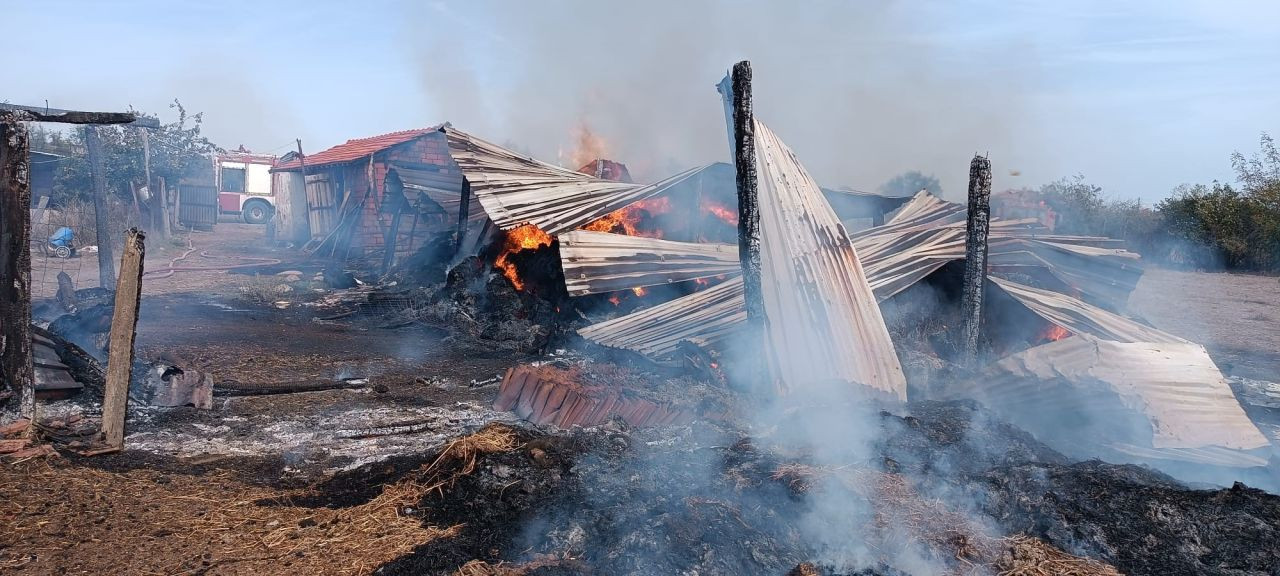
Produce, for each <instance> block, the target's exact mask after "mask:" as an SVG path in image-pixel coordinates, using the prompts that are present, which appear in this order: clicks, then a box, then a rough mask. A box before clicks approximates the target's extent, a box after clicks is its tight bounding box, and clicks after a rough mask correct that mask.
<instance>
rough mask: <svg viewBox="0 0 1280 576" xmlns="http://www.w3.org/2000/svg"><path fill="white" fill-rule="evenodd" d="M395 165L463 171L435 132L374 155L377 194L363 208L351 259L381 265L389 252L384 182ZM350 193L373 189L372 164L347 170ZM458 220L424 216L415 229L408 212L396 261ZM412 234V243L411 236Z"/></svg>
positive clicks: (363, 164) (374, 176) (369, 264)
mask: <svg viewBox="0 0 1280 576" xmlns="http://www.w3.org/2000/svg"><path fill="white" fill-rule="evenodd" d="M392 163H403V164H417V165H428V166H431V167H433V168H437V169H439V170H440V171H442V172H452V173H455V174H456V173H458V172H460V170H459V168H458V165H457V163H455V162H454V161H453V158H452V157H451V156H449V144H448V141H447V140H446V139H445V136H444V134H442V133H439V132H434V133H431V134H427V135H424V136H422V137H421V138H417V139H415V140H411V141H409V142H405V143H403V144H399V145H397V146H393V147H391V148H389V149H387V150H384V151H382V152H379V153H377V154H375V155H374V162H373V181H374V193H373V194H372V195H371V196H370V197H369V200H368V201H367V202H365V205H364V206H363V207H362V209H361V214H360V221H359V224H358V225H357V226H356V229H355V231H354V232H353V233H352V237H351V257H352V258H353V259H354V258H359V259H361V260H364V264H365V265H366V266H373V267H377V266H379V265H381V262H382V256H383V253H384V252H385V248H384V246H385V238H386V235H387V234H388V233H389V231H390V230H391V219H392V215H391V214H390V213H383V212H382V211H381V207H382V201H383V194H384V192H385V189H384V183H385V182H386V179H387V170H388V169H389V167H390V165H391V164H392ZM347 170H348V172H347V182H348V190H350V191H351V192H352V193H354V194H357V196H355V197H354V198H360V197H362V196H363V195H364V193H365V189H367V188H368V187H369V177H368V170H369V165H368V162H367V161H365V162H355V163H353V164H350V165H349V166H348V168H347ZM455 220H456V217H455V218H438V217H429V216H428V217H420V218H419V219H418V225H417V228H416V229H415V228H414V226H413V214H412V213H408V212H406V213H405V214H404V215H403V216H402V217H401V220H400V230H399V234H397V240H396V258H397V260H403V259H404V258H407V257H408V256H410V255H412V254H413V253H414V252H416V251H417V250H418V249H419V248H421V247H422V245H423V244H425V243H426V242H427V240H429V239H430V237H431V236H432V235H433V234H436V233H439V232H440V231H442V230H451V229H452V227H453V226H455V225H456V221H455ZM411 234H412V243H411V237H410V235H411Z"/></svg>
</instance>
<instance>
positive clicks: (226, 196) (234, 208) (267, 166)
mask: <svg viewBox="0 0 1280 576" xmlns="http://www.w3.org/2000/svg"><path fill="white" fill-rule="evenodd" d="M275 164H276V157H275V156H268V155H264V154H250V153H247V152H232V153H228V154H218V155H216V156H214V159H213V177H214V184H215V185H216V186H217V188H218V212H221V213H223V214H239V215H240V217H241V218H243V219H244V221H245V222H246V223H248V224H266V223H267V222H269V221H271V217H272V215H274V214H275V203H276V200H275V197H274V196H273V195H272V194H271V167H272V166H275Z"/></svg>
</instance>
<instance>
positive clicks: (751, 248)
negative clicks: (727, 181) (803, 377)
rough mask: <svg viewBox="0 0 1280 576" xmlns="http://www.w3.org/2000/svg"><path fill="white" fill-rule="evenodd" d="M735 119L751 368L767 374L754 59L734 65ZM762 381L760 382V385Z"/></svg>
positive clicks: (740, 239) (741, 253)
mask: <svg viewBox="0 0 1280 576" xmlns="http://www.w3.org/2000/svg"><path fill="white" fill-rule="evenodd" d="M730 81H731V84H730V89H731V90H732V98H731V100H730V104H731V106H732V120H733V160H734V161H733V165H734V168H735V170H736V172H737V173H736V181H737V185H738V259H739V261H740V262H741V264H742V292H743V298H744V299H745V301H746V309H747V330H748V336H747V338H748V343H747V346H748V347H749V348H748V349H747V351H746V354H745V356H746V358H747V360H746V361H747V362H748V364H749V366H748V367H746V369H747V370H750V371H751V372H755V373H756V374H763V373H764V370H765V369H766V365H765V362H764V358H765V355H764V351H765V350H764V348H765V315H764V294H763V288H762V286H761V271H760V267H761V264H760V199H759V197H758V195H757V189H756V132H755V118H754V116H753V115H752V112H751V62H748V61H746V60H743V61H742V62H739V63H737V64H734V65H733V71H732V72H731V78H730ZM758 383H760V382H759V381H757V384H758Z"/></svg>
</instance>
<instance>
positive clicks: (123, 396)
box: [102, 228, 146, 448]
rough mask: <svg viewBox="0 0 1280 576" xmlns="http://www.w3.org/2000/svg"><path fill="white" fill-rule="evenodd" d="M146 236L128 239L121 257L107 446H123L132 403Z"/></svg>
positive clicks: (105, 416)
mask: <svg viewBox="0 0 1280 576" xmlns="http://www.w3.org/2000/svg"><path fill="white" fill-rule="evenodd" d="M145 240H146V236H145V235H144V234H143V233H142V231H141V230H138V229H137V228H133V229H130V230H129V232H128V233H127V234H126V235H125V242H124V253H123V254H121V256H120V280H119V282H117V283H116V305H115V314H114V315H113V316H112V317H111V334H110V336H109V340H108V344H107V346H108V348H109V349H110V350H109V355H108V359H107V385H106V391H105V392H104V394H103V399H102V437H103V439H104V441H105V442H106V444H107V445H108V446H112V447H115V448H122V447H123V446H124V424H125V415H126V412H127V409H128V402H129V378H130V375H131V373H132V371H133V340H134V337H135V336H136V334H137V326H138V306H139V304H141V300H142V272H143V270H142V268H143V265H142V263H143V259H144V257H145V255H146V244H145Z"/></svg>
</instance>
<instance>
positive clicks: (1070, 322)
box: [988, 276, 1187, 344]
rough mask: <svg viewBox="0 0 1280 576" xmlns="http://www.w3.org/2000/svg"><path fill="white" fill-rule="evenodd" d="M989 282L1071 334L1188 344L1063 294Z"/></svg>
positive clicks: (992, 280)
mask: <svg viewBox="0 0 1280 576" xmlns="http://www.w3.org/2000/svg"><path fill="white" fill-rule="evenodd" d="M988 279H989V280H991V282H992V283H994V284H995V285H996V286H998V287H1000V289H1002V290H1004V291H1005V292H1006V293H1008V294H1009V295H1010V296H1013V298H1014V299H1016V300H1017V301H1018V302H1020V303H1022V305H1023V306H1026V307H1027V308H1028V309H1029V310H1031V311H1032V312H1035V313H1036V314H1037V315H1039V316H1040V317H1041V318H1044V319H1045V320H1048V321H1050V322H1052V323H1054V324H1057V325H1058V326H1061V327H1063V328H1066V329H1067V330H1069V331H1071V332H1072V333H1073V334H1089V335H1092V336H1094V337H1097V338H1101V339H1104V340H1110V341H1115V342H1158V343H1166V344H1186V343H1187V341H1186V340H1183V339H1181V338H1178V337H1177V336H1174V335H1172V334H1167V333H1165V332H1161V331H1159V330H1156V329H1155V328H1151V327H1148V326H1144V325H1142V324H1139V323H1138V322H1135V321H1133V320H1130V319H1128V318H1125V317H1124V316H1121V315H1119V314H1116V313H1114V312H1108V311H1106V310H1103V309H1102V308H1099V307H1097V306H1093V305H1091V304H1088V303H1086V302H1083V301H1081V300H1079V299H1077V298H1072V297H1070V296H1067V295H1065V294H1059V293H1057V292H1050V291H1048V290H1043V289H1040V288H1033V287H1031V286H1026V285H1023V284H1018V283H1016V282H1011V281H1009V280H1004V279H1001V278H996V277H991V276H989V277H988Z"/></svg>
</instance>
